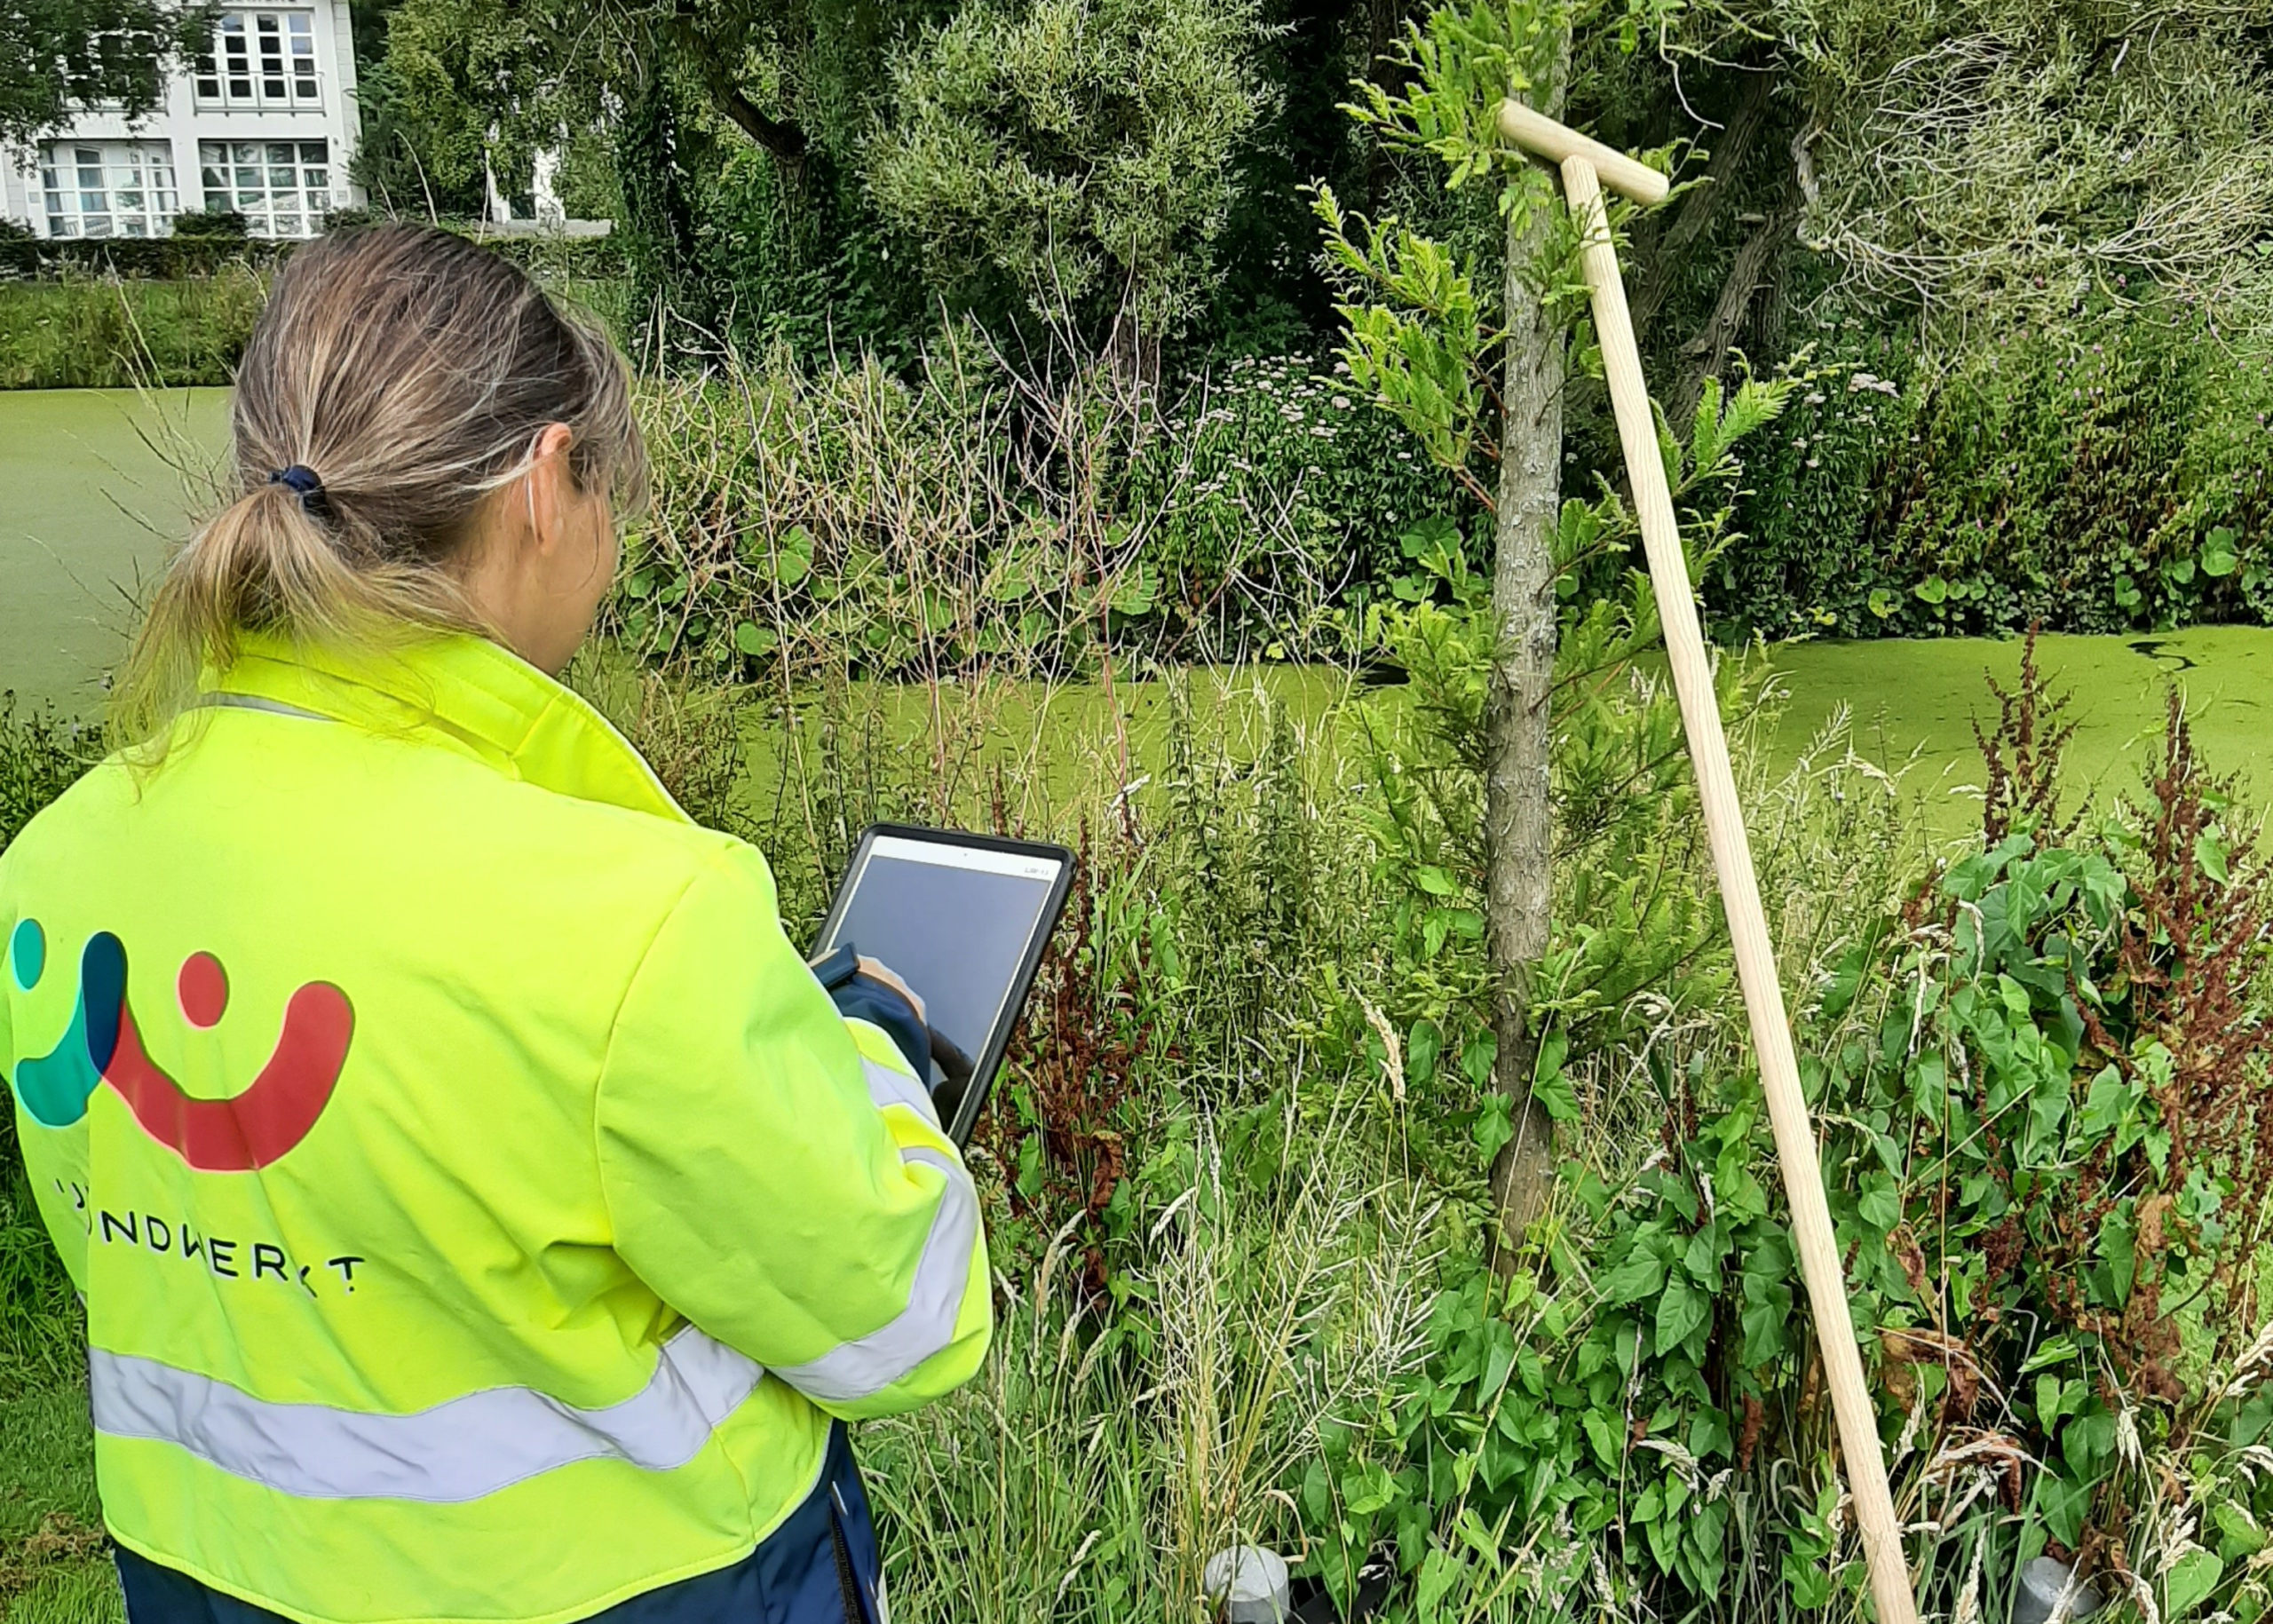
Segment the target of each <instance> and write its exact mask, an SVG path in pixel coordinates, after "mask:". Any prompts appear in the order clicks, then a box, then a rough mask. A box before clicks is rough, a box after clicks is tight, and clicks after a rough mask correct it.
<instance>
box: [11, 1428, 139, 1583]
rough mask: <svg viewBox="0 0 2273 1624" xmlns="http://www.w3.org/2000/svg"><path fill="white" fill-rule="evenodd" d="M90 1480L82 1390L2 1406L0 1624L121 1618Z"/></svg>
mask: <svg viewBox="0 0 2273 1624" xmlns="http://www.w3.org/2000/svg"><path fill="white" fill-rule="evenodd" d="M94 1478H95V1459H94V1438H93V1434H92V1433H91V1431H90V1430H89V1428H88V1424H87V1398H86V1391H85V1389H84V1387H83V1386H81V1385H78V1384H71V1385H66V1386H59V1387H52V1388H46V1389H35V1390H30V1391H27V1392H24V1393H21V1394H20V1395H19V1396H18V1397H16V1398H10V1399H5V1400H0V1620H6V1621H7V1624H112V1621H114V1620H118V1619H120V1618H122V1617H123V1616H124V1614H123V1607H122V1605H121V1604H120V1601H119V1596H118V1581H117V1579H116V1578H115V1575H114V1573H113V1572H112V1569H111V1565H110V1558H109V1556H108V1554H107V1545H106V1542H105V1541H104V1540H103V1538H102V1533H101V1530H102V1509H101V1507H100V1506H99V1504H98V1502H97V1501H96V1497H95V1480H94Z"/></svg>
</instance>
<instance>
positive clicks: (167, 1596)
mask: <svg viewBox="0 0 2273 1624" xmlns="http://www.w3.org/2000/svg"><path fill="white" fill-rule="evenodd" d="M881 1573H882V1567H881V1564H880V1562H879V1559H878V1557H877V1554H876V1531H875V1524H874V1523H872V1522H871V1521H870V1520H869V1517H868V1496H867V1492H866V1491H865V1490H863V1489H862V1488H861V1486H860V1469H859V1467H858V1466H856V1465H855V1464H854V1463H853V1461H852V1447H851V1444H850V1443H849V1442H848V1441H847V1440H846V1438H845V1436H844V1424H843V1422H837V1423H836V1425H835V1426H834V1427H832V1428H831V1429H830V1430H829V1436H828V1459H827V1460H826V1461H825V1462H823V1463H822V1466H821V1473H820V1483H819V1484H818V1485H816V1486H815V1487H814V1489H813V1492H812V1493H811V1494H809V1495H807V1496H806V1497H805V1499H804V1503H803V1504H801V1505H799V1506H798V1508H797V1509H796V1510H795V1511H792V1512H791V1513H790V1514H789V1520H788V1521H787V1522H785V1523H783V1524H782V1525H781V1526H780V1527H779V1528H777V1529H775V1530H774V1531H773V1532H772V1533H770V1534H768V1535H767V1536H766V1538H765V1542H764V1544H763V1545H760V1546H759V1547H758V1548H757V1549H756V1550H754V1551H752V1552H751V1553H750V1554H749V1555H748V1556H747V1557H744V1558H742V1560H741V1561H740V1562H737V1563H736V1564H734V1565H733V1566H732V1567H728V1568H721V1569H719V1570H718V1571H717V1573H702V1574H699V1575H697V1576H696V1577H694V1578H693V1579H682V1580H679V1581H678V1582H677V1583H676V1584H669V1585H665V1586H663V1587H662V1588H661V1589H657V1590H650V1591H648V1592H647V1593H646V1594H645V1595H644V1596H633V1597H632V1598H631V1599H630V1601H628V1602H618V1603H617V1604H615V1605H614V1606H613V1607H610V1608H609V1609H607V1611H606V1612H596V1613H594V1614H592V1615H591V1620H590V1624H883V1616H882V1613H881V1612H880V1611H879V1609H878V1607H877V1604H876V1591H877V1587H878V1585H879V1584H880V1583H881ZM118 1578H119V1582H120V1583H121V1584H122V1585H123V1586H124V1587H125V1589H126V1616H127V1620H128V1624H286V1620H283V1619H281V1618H280V1617H279V1616H278V1615H277V1614H275V1613H273V1612H269V1611H268V1610H267V1609H266V1608H265V1607H256V1606H254V1605H253V1604H251V1603H250V1602H243V1601H239V1600H238V1599H237V1598H236V1597H235V1596H228V1595H225V1594H223V1593H222V1592H221V1591H218V1590H216V1589H213V1588H210V1587H208V1586H206V1585H202V1584H200V1583H199V1582H198V1581H197V1580H194V1579H192V1578H191V1577H190V1576H189V1575H188V1574H186V1573H178V1572H177V1571H175V1570H174V1569H172V1568H170V1567H162V1566H161V1565H158V1564H157V1563H154V1562H152V1561H149V1560H147V1558H145V1557H138V1556H136V1555H135V1554H134V1553H133V1552H132V1551H131V1550H127V1549H124V1548H123V1547H122V1548H120V1549H119V1551H118Z"/></svg>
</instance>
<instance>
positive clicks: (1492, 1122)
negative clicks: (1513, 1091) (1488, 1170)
mask: <svg viewBox="0 0 2273 1624" xmlns="http://www.w3.org/2000/svg"><path fill="white" fill-rule="evenodd" d="M1469 1133H1470V1134H1471V1135H1472V1136H1474V1137H1475V1140H1476V1148H1477V1150H1478V1151H1480V1152H1482V1153H1483V1160H1484V1162H1485V1165H1486V1166H1489V1165H1490V1164H1491V1162H1492V1161H1493V1158H1494V1157H1496V1156H1498V1155H1499V1153H1500V1147H1501V1145H1505V1144H1507V1142H1508V1141H1509V1140H1510V1139H1512V1138H1514V1137H1516V1126H1515V1123H1514V1121H1512V1120H1511V1118H1510V1116H1509V1111H1508V1097H1507V1096H1506V1095H1504V1094H1487V1095H1485V1097H1483V1099H1482V1100H1481V1101H1479V1102H1478V1103H1477V1107H1476V1120H1475V1121H1474V1122H1473V1123H1471V1124H1470V1125H1469Z"/></svg>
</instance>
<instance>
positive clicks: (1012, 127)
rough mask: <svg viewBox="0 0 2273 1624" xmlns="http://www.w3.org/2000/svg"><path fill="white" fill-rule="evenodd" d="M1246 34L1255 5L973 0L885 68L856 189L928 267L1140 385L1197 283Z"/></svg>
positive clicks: (1255, 82) (1237, 140)
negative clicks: (1077, 344)
mask: <svg viewBox="0 0 2273 1624" xmlns="http://www.w3.org/2000/svg"><path fill="white" fill-rule="evenodd" d="M1260 37H1261V34H1260V23H1259V20H1258V12H1257V7H1256V0H1032V3H1031V4H1026V5H1025V6H1023V7H1019V8H1015V9H1014V8H1012V7H1010V6H1008V5H1005V4H1000V3H999V0H970V3H969V4H966V5H964V7H963V8H962V10H961V11H959V12H957V13H956V14H955V15H954V18H953V19H952V20H950V21H948V22H947V23H946V25H945V26H944V27H942V28H935V29H932V30H931V31H930V32H928V33H926V34H925V35H924V36H923V37H922V38H921V39H920V40H919V41H917V42H916V43H915V44H914V45H913V46H912V47H911V48H910V49H908V50H907V51H903V52H902V53H901V54H900V55H899V57H898V59H896V60H895V61H894V63H893V65H892V95H891V100H890V102H889V103H888V104H887V110H886V115H885V117H884V118H883V121H882V123H880V125H879V128H878V131H877V133H876V135H875V139H874V141H873V142H872V144H871V145H870V147H869V148H868V151H867V161H866V175H867V185H868V189H869V192H870V194H871V195H872V196H873V197H874V198H875V202H876V203H877V205H878V207H879V208H880V209H881V210H883V214H884V215H885V217H886V218H889V219H890V220H891V221H893V222H894V223H895V224H896V225H898V226H899V227H900V229H902V230H904V231H906V232H907V234H910V235H911V236H914V237H915V238H917V239H918V240H919V241H921V242H922V243H923V246H924V248H925V250H926V251H927V253H928V254H929V255H930V257H931V265H932V267H933V268H934V269H935V271H938V272H939V273H944V274H945V275H946V277H948V278H950V279H954V280H959V281H962V282H963V283H964V284H965V286H966V287H968V286H969V284H970V281H972V280H973V279H974V278H978V279H983V278H984V277H986V276H987V275H994V276H999V277H1001V278H1002V279H1004V280H1005V281H1008V282H1009V283H1010V285H1011V286H1012V287H1013V288H1014V289H1016V291H1017V294H1018V297H1022V298H1023V299H1024V300H1025V301H1026V304H1027V305H1028V306H1029V307H1030V308H1031V309H1032V310H1033V311H1034V313H1035V314H1036V315H1038V316H1039V317H1041V319H1042V320H1044V321H1049V322H1052V323H1054V324H1063V323H1065V322H1068V321H1074V322H1081V323H1083V324H1090V323H1094V324H1097V325H1102V326H1103V327H1104V328H1105V341H1104V347H1105V351H1106V353H1108V355H1110V356H1111V357H1112V358H1113V362H1114V364H1115V366H1116V367H1117V368H1119V369H1121V371H1122V372H1123V373H1124V374H1126V375H1130V376H1142V377H1147V378H1149V377H1152V376H1155V375H1156V374H1157V371H1158V349H1159V345H1160V340H1161V339H1163V338H1166V337H1175V336H1176V335H1177V334H1178V333H1180V332H1181V331H1182V330H1183V329H1184V325H1185V323H1186V322H1188V321H1190V320H1191V318H1192V314H1193V313H1194V312H1195V311H1197V310H1198V309H1199V307H1200V304H1201V302H1202V300H1203V298H1204V297H1205V295H1206V292H1207V289H1208V285H1209V281H1210V278H1211V275H1212V273H1213V271H1214V268H1215V245H1216V237H1217V235H1218V234H1220V233H1221V231H1222V230H1223V227H1224V217H1225V215H1226V213H1227V211H1228V210H1229V208H1230V204H1231V202H1232V192H1233V187H1234V186H1235V184H1236V174H1235V160H1236V159H1237V157H1238V155H1239V151H1240V148H1241V146H1242V143H1243V142H1244V141H1245V139H1246V138H1247V134H1248V132H1249V131H1251V130H1252V129H1253V128H1254V127H1255V123H1256V121H1257V120H1258V118H1260V117H1261V115H1263V111H1264V108H1265V107H1266V98H1267V92H1266V91H1265V90H1264V89H1263V86H1262V84H1261V83H1260V82H1259V78H1258V75H1257V74H1256V73H1255V65H1254V59H1255V46H1256V44H1257V42H1258V40H1259V39H1260ZM1082 336H1083V337H1089V335H1087V334H1084V335H1082Z"/></svg>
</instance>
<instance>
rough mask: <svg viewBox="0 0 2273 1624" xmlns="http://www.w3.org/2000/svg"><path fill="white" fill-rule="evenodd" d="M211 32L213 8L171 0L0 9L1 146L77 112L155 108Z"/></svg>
mask: <svg viewBox="0 0 2273 1624" xmlns="http://www.w3.org/2000/svg"><path fill="white" fill-rule="evenodd" d="M212 26H213V12H212V10H211V8H210V7H209V6H200V5H193V6H186V7H178V6H175V5H172V4H168V3H167V0H6V4H5V6H4V8H0V147H13V146H20V145H23V144H25V143H28V142H29V141H31V140H33V139H36V137H38V136H39V135H41V134H42V133H43V132H44V131H49V130H52V129H53V128H54V127H55V126H56V125H58V124H59V123H62V122H63V121H64V120H65V119H67V118H68V117H69V116H70V115H71V113H72V111H73V110H74V109H75V108H76V107H90V106H92V105H94V104H96V103H98V102H112V103H115V104H116V105H117V107H118V109H119V111H121V112H123V114H125V115H126V116H127V117H128V118H130V119H133V118H139V117H140V116H141V115H144V114H145V113H147V112H148V111H149V110H150V109H151V108H152V107H155V106H157V104H158V101H159V99H160V98H161V97H162V96H163V95H164V93H165V85H166V75H167V73H168V72H169V71H170V69H171V68H172V67H174V65H175V64H177V63H178V62H179V61H181V60H182V59H185V58H186V57H189V56H192V55H194V53H195V52H196V51H198V49H199V48H200V47H201V46H202V44H204V42H205V38H206V35H207V33H208V31H209V30H210V28H212Z"/></svg>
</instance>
